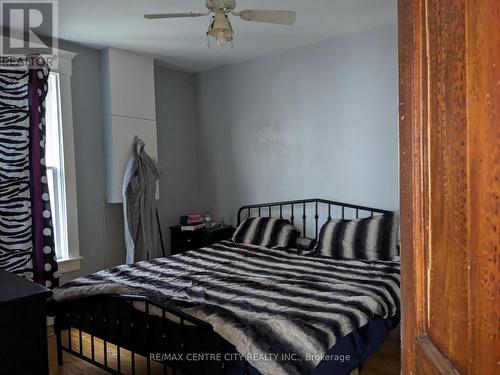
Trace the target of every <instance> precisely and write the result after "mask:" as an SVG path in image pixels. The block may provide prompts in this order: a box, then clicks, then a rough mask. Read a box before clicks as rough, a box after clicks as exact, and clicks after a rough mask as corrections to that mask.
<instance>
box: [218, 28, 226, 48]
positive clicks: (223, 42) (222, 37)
mask: <svg viewBox="0 0 500 375" xmlns="http://www.w3.org/2000/svg"><path fill="white" fill-rule="evenodd" d="M216 43H217V46H218V47H225V46H226V45H227V40H226V36H225V35H224V31H220V32H219V33H218V34H217V38H216Z"/></svg>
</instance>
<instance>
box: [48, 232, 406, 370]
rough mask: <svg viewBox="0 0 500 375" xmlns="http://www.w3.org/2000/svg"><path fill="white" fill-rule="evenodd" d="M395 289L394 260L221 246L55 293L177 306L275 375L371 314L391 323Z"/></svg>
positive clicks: (308, 366) (320, 351)
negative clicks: (130, 297) (121, 296)
mask: <svg viewBox="0 0 500 375" xmlns="http://www.w3.org/2000/svg"><path fill="white" fill-rule="evenodd" d="M399 286H400V277H399V263H396V262H382V261H374V262H368V261H363V262H362V261H353V260H343V261H342V260H334V259H331V258H326V257H306V256H301V255H297V254H296V252H294V251H279V250H272V249H267V248H263V247H258V246H252V245H241V244H235V243H233V242H231V241H223V242H220V243H218V244H215V245H212V246H210V247H206V248H203V249H199V250H194V251H189V252H186V253H184V254H180V255H176V256H173V257H168V258H159V259H156V260H153V261H146V262H139V263H136V264H132V265H124V266H120V267H116V268H112V269H108V270H104V271H101V272H98V273H95V274H93V275H90V276H87V277H83V278H80V279H77V280H75V281H73V282H71V283H69V284H66V285H65V286H64V287H62V288H60V289H56V290H55V291H54V295H55V298H56V300H58V301H63V300H67V299H74V298H78V297H83V296H88V295H93V294H100V293H106V292H107V293H109V292H115V293H117V292H119V293H130V292H131V291H133V292H134V293H136V294H141V295H145V296H147V297H148V298H149V299H150V300H151V301H153V302H156V303H159V304H162V303H163V304H169V305H172V306H176V307H179V308H181V309H183V310H184V311H186V312H187V313H189V314H191V315H193V316H195V317H197V318H200V319H202V320H204V321H207V322H209V323H210V324H212V326H213V327H214V330H215V331H216V332H217V333H218V334H219V335H220V336H222V337H223V338H224V339H226V340H227V341H228V342H230V343H231V344H233V345H234V346H235V347H236V349H237V350H238V352H239V353H241V354H242V355H243V357H244V358H245V359H247V360H248V361H249V362H250V363H251V364H252V365H253V366H254V367H255V368H256V369H258V370H259V371H260V372H261V373H262V374H273V375H276V374H307V373H310V372H311V371H312V370H313V369H314V368H315V367H316V366H317V364H318V363H319V362H320V360H321V357H322V356H323V355H324V354H325V353H326V352H327V351H328V349H330V348H331V347H332V346H333V345H335V343H336V341H337V340H338V339H339V338H341V337H343V336H345V335H347V334H349V333H350V332H352V331H353V330H355V329H357V328H359V327H361V326H364V325H365V324H367V323H368V321H369V320H370V319H372V318H374V317H375V316H381V317H384V318H388V317H390V316H394V315H395V314H396V313H397V310H398V309H399V293H400V289H399ZM273 354H275V355H276V356H273ZM283 354H285V356H283ZM280 358H287V360H286V361H281V360H280ZM290 358H293V359H294V360H290Z"/></svg>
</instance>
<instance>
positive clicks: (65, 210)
mask: <svg viewBox="0 0 500 375" xmlns="http://www.w3.org/2000/svg"><path fill="white" fill-rule="evenodd" d="M74 57H75V54H73V53H71V52H65V51H62V50H59V51H58V66H57V68H56V69H53V70H52V71H51V73H50V75H49V81H48V87H49V90H48V93H47V98H46V100H45V109H46V112H45V120H46V140H45V141H46V147H45V166H46V168H47V180H48V184H49V194H50V201H51V209H52V218H53V225H54V241H55V249H56V256H57V262H58V263H59V272H60V273H66V272H70V271H76V270H78V269H79V268H80V259H81V257H80V250H79V238H78V214H77V199H76V198H77V195H76V173H75V155H74V139H73V109H72V101H71V72H72V59H73V58H74Z"/></svg>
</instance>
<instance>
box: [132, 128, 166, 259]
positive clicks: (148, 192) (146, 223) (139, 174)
mask: <svg viewBox="0 0 500 375" xmlns="http://www.w3.org/2000/svg"><path fill="white" fill-rule="evenodd" d="M144 148H145V143H144V142H143V141H142V140H141V139H139V138H138V137H135V138H134V143H133V146H132V153H131V156H130V158H129V160H128V163H127V166H126V168H125V174H124V177H123V186H122V198H123V221H124V227H125V245H126V249H127V256H126V261H127V264H131V263H134V262H138V261H141V260H147V259H154V258H158V257H160V256H162V255H163V253H162V247H161V239H160V236H161V235H160V228H159V225H158V220H157V216H156V215H157V202H156V182H157V181H158V179H159V178H160V170H159V168H158V164H157V163H156V161H155V160H154V159H152V158H151V157H150V156H149V155H148V154H147V153H146V151H145V150H144Z"/></svg>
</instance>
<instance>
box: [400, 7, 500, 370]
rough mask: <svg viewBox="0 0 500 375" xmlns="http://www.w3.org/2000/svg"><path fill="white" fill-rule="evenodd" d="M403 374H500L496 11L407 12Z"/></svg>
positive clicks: (499, 39) (403, 21) (499, 18)
mask: <svg viewBox="0 0 500 375" xmlns="http://www.w3.org/2000/svg"><path fill="white" fill-rule="evenodd" d="M399 61H400V66H399V69H400V159H401V163H400V168H401V218H402V227H401V228H402V269H401V274H402V308H403V323H402V336H403V343H402V345H403V346H402V361H403V364H402V369H403V370H402V371H403V374H404V375H407V374H477V375H493V374H498V373H500V370H499V360H500V355H499V350H500V344H499V332H500V326H499V312H500V306H499V302H498V296H499V282H498V277H497V276H498V273H499V260H498V248H499V242H500V153H499V148H500V122H499V118H500V76H499V68H500V1H499V0H447V1H446V0H413V1H410V0H400V1H399Z"/></svg>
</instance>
